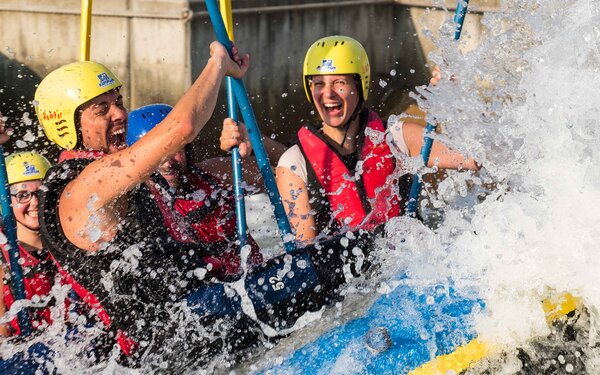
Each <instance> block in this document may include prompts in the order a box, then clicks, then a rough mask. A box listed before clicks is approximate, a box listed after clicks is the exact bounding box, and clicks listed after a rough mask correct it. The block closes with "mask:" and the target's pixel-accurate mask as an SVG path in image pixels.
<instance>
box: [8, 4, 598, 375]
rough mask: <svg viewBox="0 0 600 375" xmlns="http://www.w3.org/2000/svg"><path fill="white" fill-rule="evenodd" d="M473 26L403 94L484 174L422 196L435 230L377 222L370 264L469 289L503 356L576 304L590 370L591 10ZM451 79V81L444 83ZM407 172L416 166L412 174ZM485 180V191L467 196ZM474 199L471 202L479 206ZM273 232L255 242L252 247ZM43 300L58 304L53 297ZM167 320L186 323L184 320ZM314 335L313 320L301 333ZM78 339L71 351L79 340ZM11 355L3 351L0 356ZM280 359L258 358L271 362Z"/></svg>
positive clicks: (593, 298) (505, 368)
mask: <svg viewBox="0 0 600 375" xmlns="http://www.w3.org/2000/svg"><path fill="white" fill-rule="evenodd" d="M482 22H483V24H484V26H485V27H486V28H487V31H486V33H487V35H486V38H485V40H484V41H483V42H482V43H481V45H480V46H479V47H478V48H476V49H475V50H473V51H470V52H468V53H464V54H463V53H461V52H460V51H459V50H458V48H457V43H456V42H454V41H452V40H451V39H452V38H451V37H450V33H451V31H452V30H451V25H450V23H448V24H447V25H445V26H444V28H442V36H440V37H439V38H437V39H434V42H435V43H436V45H437V46H438V47H439V51H438V52H437V53H436V54H435V55H432V59H433V60H435V62H436V63H437V64H438V65H440V67H441V69H442V74H443V75H444V77H445V79H443V80H442V81H441V82H440V84H439V85H438V86H437V87H429V88H427V90H425V89H419V90H417V94H416V95H415V97H417V99H418V101H419V104H420V105H421V106H422V107H423V108H427V110H428V113H429V116H430V118H429V120H430V121H437V122H439V123H441V124H442V125H443V128H444V130H445V134H447V136H440V139H442V140H443V141H444V142H446V143H447V144H448V145H450V146H451V147H453V148H456V149H459V150H461V151H463V152H465V153H468V154H471V155H473V156H474V157H475V158H476V159H477V160H478V161H479V162H480V163H482V164H483V166H484V170H483V171H482V172H481V173H480V174H478V175H473V174H471V173H464V172H452V173H448V177H447V179H446V180H445V181H444V182H443V183H441V184H440V185H439V186H438V189H437V192H431V191H429V192H428V196H427V201H428V202H429V203H430V204H431V205H432V206H434V207H435V208H436V209H439V210H443V211H444V215H443V217H444V218H443V220H442V221H441V222H439V223H437V225H436V226H437V228H436V229H435V230H432V229H429V228H427V227H425V226H423V225H421V224H420V223H418V222H415V221H414V220H410V219H406V218H398V219H395V220H392V221H391V222H390V223H388V225H387V227H386V229H387V237H386V239H385V242H386V244H385V245H384V246H385V247H388V248H390V247H391V248H395V249H402V252H398V251H396V252H394V251H390V252H387V253H385V254H383V255H382V257H381V260H382V261H383V262H384V264H383V266H382V268H383V271H382V274H383V275H388V276H389V275H392V274H395V273H397V272H400V271H401V272H404V273H407V274H410V276H411V278H412V279H413V280H415V282H421V283H422V284H423V285H427V284H430V283H431V282H435V281H437V280H446V279H448V278H450V279H452V280H453V281H454V282H455V284H456V287H457V288H471V287H473V286H474V285H475V286H477V289H478V290H479V291H480V293H481V297H482V298H483V299H484V300H485V301H486V309H485V311H484V312H483V313H482V314H481V315H480V316H479V320H478V329H477V330H478V335H479V337H480V338H481V339H482V340H485V341H486V342H491V343H495V344H497V345H498V346H499V347H500V348H501V350H505V351H508V352H510V351H511V350H513V349H514V348H517V347H528V346H529V347H532V346H533V347H535V345H532V344H531V342H532V340H533V341H535V340H537V339H538V338H544V337H547V336H548V335H549V333H550V329H549V327H548V325H547V324H546V321H545V317H544V312H543V310H542V306H541V303H540V301H541V300H543V299H544V298H546V297H548V296H549V295H552V293H555V292H563V291H570V292H571V293H573V294H575V295H577V296H579V297H581V298H582V299H583V301H584V304H585V306H586V308H587V309H588V311H589V314H590V315H589V320H588V321H586V324H587V329H589V331H590V332H591V333H590V335H589V336H586V337H585V339H586V340H587V341H586V343H585V345H584V347H583V348H577V349H576V350H575V349H573V351H572V353H579V354H574V356H575V357H579V356H581V355H582V353H586V354H587V355H588V356H589V357H593V358H591V359H590V360H589V361H588V363H587V365H586V368H585V370H586V371H588V372H589V373H598V372H599V371H600V370H599V369H598V368H597V367H594V362H596V363H597V362H598V358H600V356H598V355H597V354H596V355H595V356H594V353H593V351H592V350H591V347H592V344H594V343H595V337H594V336H593V331H594V329H596V328H595V327H596V324H597V321H596V319H595V316H596V311H597V310H598V307H599V306H600V292H599V291H598V289H597V288H596V287H595V285H596V280H595V275H597V274H599V273H600V257H599V256H598V253H599V250H600V226H599V225H598V224H597V223H598V222H600V211H599V209H598V207H599V206H600V169H599V168H598V165H600V147H599V146H600V130H599V129H600V127H599V126H600V124H599V120H598V114H599V108H598V103H600V90H598V87H600V74H599V73H600V48H599V45H600V43H599V41H600V27H599V26H598V25H600V4H598V3H597V2H596V1H595V0H568V1H558V0H546V1H544V2H538V1H534V0H505V1H503V2H502V11H501V12H498V13H487V14H486V15H485V16H484V17H483V20H482ZM464 37H468V35H465V36H464ZM393 72H394V73H393V74H391V75H392V76H393V75H395V74H396V72H395V71H393ZM451 76H452V77H455V78H454V79H453V80H449V79H447V78H449V77H451ZM282 96H283V95H282ZM412 164H414V165H415V168H417V164H418V163H412ZM490 182H491V183H493V188H492V189H489V188H485V189H483V188H482V187H481V185H484V184H488V183H490ZM482 190H483V191H486V193H485V194H486V197H485V199H480V197H479V195H480V194H481V193H482ZM262 212H264V214H265V217H266V216H267V215H270V211H269V210H262ZM265 220H266V219H265ZM260 229H261V230H264V228H260ZM265 233H266V234H265ZM274 233H275V229H274V230H273V231H272V232H268V231H267V232H262V234H263V237H265V238H266V237H269V236H271V235H273V234H274ZM273 237H275V236H274V235H273ZM267 242H268V241H267ZM278 242H279V240H277V241H275V243H278ZM275 243H272V244H271V245H272V246H275ZM376 282H377V284H375V288H374V289H369V287H368V286H367V287H365V288H364V290H371V294H377V295H378V293H386V291H385V290H386V289H387V288H388V287H387V285H388V284H386V282H385V280H384V278H383V277H382V278H380V279H378V280H377V281H376ZM371 286H373V285H371ZM353 288H358V289H360V287H357V286H353ZM374 291H378V293H375V292H374ZM57 293H58V295H62V300H64V298H65V296H64V295H65V293H66V292H65V291H64V290H63V289H60V290H59V291H57ZM349 294H352V291H350V292H349ZM356 294H359V295H360V294H361V293H356ZM377 295H375V297H376V296H377ZM364 303H365V302H364V301H363V302H362V304H364ZM344 304H345V305H346V302H344ZM350 306H352V305H350ZM354 306H359V307H361V308H363V307H364V306H362V305H361V303H357V305H354ZM61 308H64V307H62V305H61V304H57V309H59V310H60V309H61ZM344 308H345V309H347V307H344ZM342 309H343V308H342V307H340V306H337V307H335V308H334V309H332V311H330V312H329V315H333V316H335V317H336V318H339V316H340V315H343V313H342V312H341V310H342ZM359 310H360V309H359ZM11 312H12V311H11ZM325 315H327V314H325ZM57 316H59V315H57ZM181 316H183V318H181ZM178 319H183V321H186V322H187V320H193V319H192V318H191V317H190V315H189V314H188V315H186V314H180V315H179V318H178ZM324 319H325V320H326V317H325V318H324ZM58 320H59V319H57V321H58ZM331 321H333V319H330V320H329V323H330V324H329V325H331ZM190 326H191V325H190V324H183V322H182V327H185V328H181V329H182V330H183V331H185V332H183V333H182V337H185V335H186V334H189V333H190V332H192V330H191V329H190V328H189V327H190ZM60 327H62V326H61V325H60V324H59V323H56V324H53V325H52V326H51V327H50V329H49V330H48V333H47V334H45V336H46V338H47V339H48V341H54V344H52V345H51V346H53V347H54V348H55V349H56V350H57V352H59V353H63V354H64V355H63V356H62V357H60V358H59V360H58V362H57V366H59V368H60V369H61V370H62V371H63V372H64V373H70V372H73V373H74V372H81V371H82V369H81V366H80V365H78V366H72V365H69V362H73V361H74V358H75V357H76V356H75V355H73V356H72V357H73V358H70V357H69V355H68V353H71V351H69V350H66V349H65V346H66V344H65V341H64V340H62V341H61V340H59V339H57V338H59V337H63V336H64V327H63V329H61V328H60ZM327 327H328V323H327V322H324V323H323V325H322V326H317V327H316V328H315V327H313V328H311V329H309V330H310V331H313V332H304V333H301V334H305V335H308V336H310V334H311V333H312V334H313V335H314V334H315V332H314V331H318V330H319V329H324V328H327ZM294 339H296V340H299V339H300V338H299V337H298V336H296V337H295V338H294ZM82 342H83V344H82V345H81V346H80V347H85V346H86V345H89V343H90V340H89V339H87V338H85V337H84V338H82ZM283 344H284V345H288V347H287V349H288V350H287V351H288V352H289V351H291V350H293V348H295V347H297V346H295V344H294V343H293V342H292V340H288V341H284V343H283ZM562 344H563V346H568V344H567V343H565V342H563V343H562ZM580 344H581V343H580ZM14 349H15V348H14V347H12V348H8V349H6V348H5V347H4V348H3V353H7V351H8V353H11V352H12V351H13V350H14ZM284 349H285V348H284ZM285 352H286V351H285V350H281V349H280V350H279V351H274V352H273V353H276V354H269V355H270V356H271V361H272V363H276V362H277V361H281V358H282V357H280V355H285V354H281V353H285ZM115 356H116V354H114V353H113V354H112V355H111V356H109V359H108V361H109V362H108V364H104V367H103V369H104V372H107V373H112V372H115V371H116V372H118V371H120V370H118V366H117V365H115V364H114V359H115ZM511 358H512V359H514V358H515V356H514V355H513V356H512V357H511V356H510V355H509V356H508V359H506V358H504V359H497V360H498V362H499V363H496V364H494V365H490V367H494V366H495V367H497V368H500V369H501V370H498V373H517V372H519V370H520V368H521V364H520V363H518V361H515V360H512V359H511ZM217 361H218V360H217ZM555 362H556V363H557V365H556V366H558V367H560V366H562V368H563V369H564V371H565V372H572V373H581V368H580V367H577V366H578V365H577V364H576V363H574V362H573V361H571V358H570V357H565V356H564V355H563V354H561V355H559V356H556V358H555ZM154 365H156V366H157V368H160V366H161V364H160V363H159V364H154ZM357 367H360V366H355V365H354V364H353V362H352V358H348V362H343V361H342V362H340V363H338V368H340V369H341V368H343V369H344V370H350V369H352V368H357ZM87 368H88V369H89V368H90V366H88V367H87ZM91 368H93V367H91ZM211 368H212V367H211ZM255 369H257V367H252V366H250V367H249V368H248V369H246V370H250V371H251V370H255ZM485 371H486V369H479V370H477V369H476V370H473V372H474V373H484V372H485ZM487 371H489V369H488V370H487Z"/></svg>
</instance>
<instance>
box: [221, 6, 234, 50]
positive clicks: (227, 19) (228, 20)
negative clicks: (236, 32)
mask: <svg viewBox="0 0 600 375" xmlns="http://www.w3.org/2000/svg"><path fill="white" fill-rule="evenodd" d="M219 8H220V10H221V17H223V22H224V23H225V28H226V29H227V35H229V40H231V41H232V42H233V17H232V16H231V0H219Z"/></svg>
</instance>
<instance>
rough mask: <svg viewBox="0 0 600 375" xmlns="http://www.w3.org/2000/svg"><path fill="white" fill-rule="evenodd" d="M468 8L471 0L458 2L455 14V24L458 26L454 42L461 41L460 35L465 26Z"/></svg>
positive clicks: (459, 0)
mask: <svg viewBox="0 0 600 375" xmlns="http://www.w3.org/2000/svg"><path fill="white" fill-rule="evenodd" d="M468 6H469V0H458V4H457V5H456V13H455V14H454V23H455V24H456V30H455V31H454V40H459V39H460V34H461V33H462V28H463V24H464V23H465V16H466V15H467V7H468Z"/></svg>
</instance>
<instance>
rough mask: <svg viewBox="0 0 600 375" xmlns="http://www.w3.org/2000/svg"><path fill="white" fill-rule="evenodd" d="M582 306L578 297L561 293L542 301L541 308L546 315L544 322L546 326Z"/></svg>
mask: <svg viewBox="0 0 600 375" xmlns="http://www.w3.org/2000/svg"><path fill="white" fill-rule="evenodd" d="M582 304H583V301H582V300H581V298H580V297H575V296H574V295H572V294H571V293H568V292H563V293H560V294H556V295H554V296H552V297H548V298H546V299H545V300H543V301H542V308H543V309H544V313H545V314H546V321H547V322H548V324H552V322H554V321H555V320H558V319H560V318H561V317H563V316H566V315H567V314H569V313H570V312H572V311H575V310H577V309H578V308H579V307H580V306H582Z"/></svg>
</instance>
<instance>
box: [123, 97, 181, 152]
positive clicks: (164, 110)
mask: <svg viewBox="0 0 600 375" xmlns="http://www.w3.org/2000/svg"><path fill="white" fill-rule="evenodd" d="M172 109H173V107H171V106H170V105H167V104H150V105H146V106H143V107H140V108H138V109H136V110H135V111H131V113H129V116H128V120H127V123H128V127H127V145H128V146H131V145H132V144H134V143H135V141H137V140H138V139H140V138H142V137H143V136H144V135H146V133H148V132H149V131H150V130H151V129H152V128H154V127H155V126H156V125H158V123H160V122H161V121H162V120H163V119H164V118H165V117H167V115H168V114H169V112H171V110H172Z"/></svg>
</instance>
